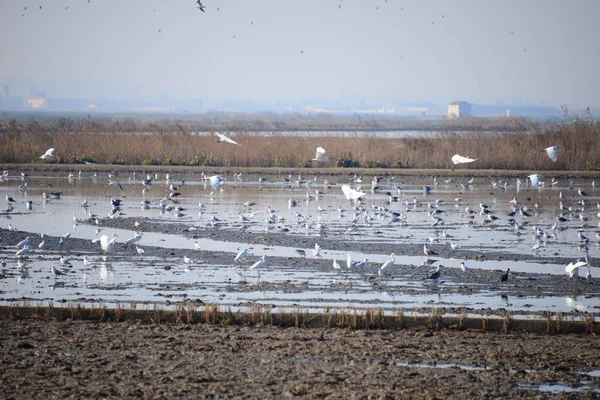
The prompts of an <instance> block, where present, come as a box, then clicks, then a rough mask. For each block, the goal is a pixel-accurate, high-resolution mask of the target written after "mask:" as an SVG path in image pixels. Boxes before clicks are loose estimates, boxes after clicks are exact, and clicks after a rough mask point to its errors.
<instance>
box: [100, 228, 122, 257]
mask: <svg viewBox="0 0 600 400" xmlns="http://www.w3.org/2000/svg"><path fill="white" fill-rule="evenodd" d="M117 237H118V236H117V234H116V233H113V234H112V238H110V239H109V238H108V236H106V235H102V236H101V237H100V247H102V250H103V251H104V252H105V253H110V252H112V250H113V249H114V247H115V242H116V240H117Z"/></svg>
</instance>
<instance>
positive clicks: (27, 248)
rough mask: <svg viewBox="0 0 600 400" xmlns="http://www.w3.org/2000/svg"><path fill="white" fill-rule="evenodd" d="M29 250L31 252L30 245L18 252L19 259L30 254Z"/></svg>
mask: <svg viewBox="0 0 600 400" xmlns="http://www.w3.org/2000/svg"><path fill="white" fill-rule="evenodd" d="M29 250H31V247H29V245H26V246H25V247H23V248H22V249H20V250H18V251H17V252H16V253H15V255H16V256H17V257H21V256H24V255H25V254H27V253H29Z"/></svg>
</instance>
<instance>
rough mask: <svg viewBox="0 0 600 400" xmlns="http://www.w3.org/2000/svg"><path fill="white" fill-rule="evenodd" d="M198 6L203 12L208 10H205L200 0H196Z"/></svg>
mask: <svg viewBox="0 0 600 400" xmlns="http://www.w3.org/2000/svg"><path fill="white" fill-rule="evenodd" d="M196 8H197V9H199V10H200V11H202V12H206V11H204V6H203V5H202V3H201V2H200V0H196Z"/></svg>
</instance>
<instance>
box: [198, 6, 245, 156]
mask: <svg viewBox="0 0 600 400" xmlns="http://www.w3.org/2000/svg"><path fill="white" fill-rule="evenodd" d="M203 11H204V10H203ZM215 135H217V136H218V137H219V143H220V142H227V143H231V144H237V145H238V146H241V145H240V144H239V143H238V142H236V141H235V140H233V139H231V138H229V137H227V136H225V135H223V134H222V133H219V132H215Z"/></svg>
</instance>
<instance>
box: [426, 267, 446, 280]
mask: <svg viewBox="0 0 600 400" xmlns="http://www.w3.org/2000/svg"><path fill="white" fill-rule="evenodd" d="M442 267H443V265H442V264H439V265H438V266H437V268H436V269H435V271H433V273H432V274H431V275H429V276H428V277H427V278H425V279H438V278H439V277H440V275H441V274H442V273H441V271H440V268H442Z"/></svg>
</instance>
